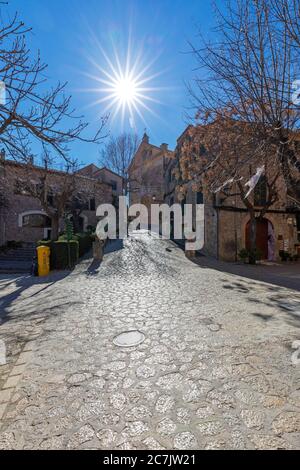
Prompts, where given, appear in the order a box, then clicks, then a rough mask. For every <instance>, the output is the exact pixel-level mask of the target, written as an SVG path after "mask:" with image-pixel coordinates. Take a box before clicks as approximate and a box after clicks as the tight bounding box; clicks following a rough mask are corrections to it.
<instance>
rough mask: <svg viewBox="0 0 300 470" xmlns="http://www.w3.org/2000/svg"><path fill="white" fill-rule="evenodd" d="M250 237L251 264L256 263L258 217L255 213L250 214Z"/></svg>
mask: <svg viewBox="0 0 300 470" xmlns="http://www.w3.org/2000/svg"><path fill="white" fill-rule="evenodd" d="M249 239H250V254H249V264H256V217H255V214H251V215H250V230H249Z"/></svg>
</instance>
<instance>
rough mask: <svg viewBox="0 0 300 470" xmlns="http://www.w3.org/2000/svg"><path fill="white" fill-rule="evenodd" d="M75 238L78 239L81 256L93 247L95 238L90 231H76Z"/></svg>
mask: <svg viewBox="0 0 300 470" xmlns="http://www.w3.org/2000/svg"><path fill="white" fill-rule="evenodd" d="M74 240H77V241H78V243H79V257H80V258H81V256H83V255H85V253H87V252H88V251H90V250H91V249H92V246H93V238H92V236H91V235H90V234H89V233H76V234H75V235H74Z"/></svg>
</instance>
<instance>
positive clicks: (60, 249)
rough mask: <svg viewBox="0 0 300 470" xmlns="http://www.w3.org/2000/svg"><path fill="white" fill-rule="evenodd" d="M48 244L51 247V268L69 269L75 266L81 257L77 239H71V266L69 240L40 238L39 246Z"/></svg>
mask: <svg viewBox="0 0 300 470" xmlns="http://www.w3.org/2000/svg"><path fill="white" fill-rule="evenodd" d="M41 245H43V246H48V247H49V248H50V268H51V269H52V270H53V269H68V268H69V267H74V266H75V264H76V263H77V261H78V258H79V243H78V241H77V240H71V241H70V242H69V246H70V266H69V258H68V242H67V241H66V240H61V239H60V240H57V241H56V242H54V241H51V240H40V241H38V242H37V246H41Z"/></svg>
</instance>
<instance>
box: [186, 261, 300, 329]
mask: <svg viewBox="0 0 300 470" xmlns="http://www.w3.org/2000/svg"><path fill="white" fill-rule="evenodd" d="M191 261H192V262H193V263H195V264H197V265H198V266H199V267H200V268H204V269H208V268H209V269H214V270H217V271H220V272H221V273H223V274H224V273H227V274H233V275H235V276H238V278H236V279H232V280H229V279H228V278H227V279H225V278H224V279H221V281H222V282H223V285H222V288H223V289H226V290H232V291H235V292H238V293H239V294H241V295H243V296H245V300H246V301H247V302H250V303H252V304H253V306H257V307H262V306H266V307H271V308H274V307H276V308H277V309H278V310H280V311H281V312H282V313H284V314H285V317H286V321H287V323H288V324H290V325H292V326H294V327H297V328H299V327H300V295H299V292H300V264H299V263H295V264H286V265H282V264H279V263H278V264H277V265H256V266H251V265H240V264H235V263H226V262H222V261H217V260H214V259H211V258H206V257H199V258H198V257H195V258H192V259H191ZM255 281H256V282H255ZM261 282H263V283H265V284H264V286H263V295H262V291H261V289H262V285H261V284H260V283H261ZM286 288H288V289H291V290H294V291H295V292H294V295H293V293H291V292H287V291H286ZM266 293H267V295H266ZM252 315H253V316H255V317H256V318H259V319H260V320H262V321H263V322H269V321H271V320H276V312H275V313H274V315H273V314H264V313H260V312H258V311H256V312H253V313H252Z"/></svg>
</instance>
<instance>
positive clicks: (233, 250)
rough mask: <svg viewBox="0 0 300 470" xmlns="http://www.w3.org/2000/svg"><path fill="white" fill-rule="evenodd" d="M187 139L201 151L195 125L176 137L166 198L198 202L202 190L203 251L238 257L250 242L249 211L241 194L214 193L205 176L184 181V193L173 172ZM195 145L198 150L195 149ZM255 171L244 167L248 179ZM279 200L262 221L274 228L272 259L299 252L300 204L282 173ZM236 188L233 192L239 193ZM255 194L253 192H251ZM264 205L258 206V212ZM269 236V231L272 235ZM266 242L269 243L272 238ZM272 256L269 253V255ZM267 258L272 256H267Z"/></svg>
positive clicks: (235, 259)
mask: <svg viewBox="0 0 300 470" xmlns="http://www.w3.org/2000/svg"><path fill="white" fill-rule="evenodd" d="M186 143H188V145H190V147H191V148H192V149H193V151H197V149H198V151H200V150H199V149H200V147H201V142H200V143H199V142H198V141H197V133H196V132H195V133H193V128H192V126H188V128H187V129H186V130H185V131H184V132H183V134H182V135H181V136H180V137H179V139H178V140H177V147H176V149H175V159H174V162H173V163H172V165H171V164H169V166H168V167H167V169H166V173H165V186H166V198H165V202H167V203H168V204H169V205H171V202H172V203H173V202H178V201H179V202H180V201H182V202H184V203H186V204H196V203H197V194H199V192H201V191H202V192H203V201H204V204H205V209H204V212H205V245H204V250H203V252H204V253H205V254H208V255H210V256H213V257H215V258H218V259H221V260H224V261H237V260H238V259H239V252H240V250H242V249H243V248H245V247H246V246H247V240H246V238H247V235H246V234H247V224H248V222H249V220H250V215H249V212H248V210H247V209H246V207H245V205H244V204H243V202H242V200H241V198H240V197H239V196H229V197H228V196H227V195H226V196H225V197H224V194H223V192H222V191H219V192H218V193H216V194H212V193H211V192H210V191H209V189H208V187H207V185H206V183H205V178H204V177H202V180H201V181H200V183H199V179H198V180H197V182H196V181H193V180H192V179H191V181H189V182H188V183H186V184H185V193H184V194H183V193H182V192H181V191H180V188H181V183H182V182H181V181H180V180H178V175H177V177H176V178H177V182H175V183H174V181H172V178H171V176H170V174H171V173H172V172H173V173H174V172H175V173H176V165H178V162H179V160H180V158H181V155H182V148H183V146H184V145H185V144H186ZM195 149H196V150H195ZM252 175H253V168H250V167H249V168H245V171H244V180H245V181H248V180H249V178H250V177H251V176H252ZM277 188H278V200H277V201H276V202H275V203H274V204H273V205H272V206H270V207H269V208H268V210H267V211H266V213H265V215H264V218H263V221H264V222H265V223H266V224H268V226H269V227H271V231H272V234H271V236H272V261H275V260H279V259H280V253H281V252H282V251H285V252H287V253H289V254H290V255H292V256H294V255H296V254H297V253H298V254H300V208H299V207H297V205H296V204H295V202H293V201H292V199H291V198H290V197H289V195H288V191H287V187H286V185H285V182H284V178H283V177H282V176H280V177H279V179H278V180H277ZM236 192H237V191H236V188H233V191H232V193H236ZM251 197H252V198H253V197H254V192H253V195H252V196H251ZM260 210H261V207H260V206H257V216H258V215H259V214H260ZM269 237H270V235H269ZM267 243H268V244H269V238H268V241H267ZM268 256H269V255H268ZM264 259H271V258H270V257H264Z"/></svg>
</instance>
